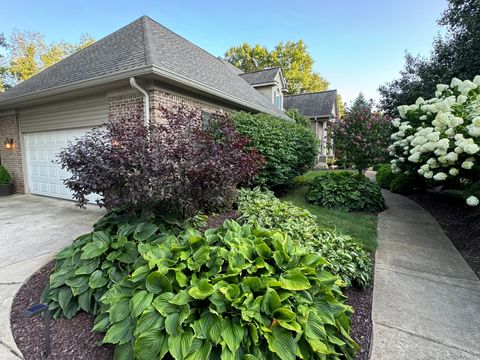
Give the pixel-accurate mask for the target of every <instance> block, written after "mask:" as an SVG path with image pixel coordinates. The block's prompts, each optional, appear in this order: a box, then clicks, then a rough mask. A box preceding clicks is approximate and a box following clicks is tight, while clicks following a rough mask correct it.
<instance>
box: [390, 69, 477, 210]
mask: <svg viewBox="0 0 480 360" xmlns="http://www.w3.org/2000/svg"><path fill="white" fill-rule="evenodd" d="M398 111H399V113H400V118H397V119H395V120H394V121H393V122H392V124H393V126H394V127H395V128H397V132H395V133H394V134H392V136H391V138H392V140H393V143H392V144H391V145H390V147H389V151H390V155H391V156H393V157H394V160H392V171H393V172H394V173H398V172H402V171H403V172H406V173H408V172H410V171H416V172H418V174H420V175H421V176H424V177H425V178H426V179H433V180H436V181H445V180H447V179H452V180H454V181H458V182H461V181H464V180H467V181H472V180H473V181H476V180H478V179H477V178H476V177H478V172H477V171H476V170H478V163H479V161H480V146H479V145H480V76H478V75H477V76H475V78H474V79H473V81H470V80H465V81H462V80H460V79H457V78H454V79H453V80H452V82H451V83H450V85H446V84H439V85H437V89H436V92H435V97H434V98H432V99H429V100H424V99H423V98H418V99H417V101H416V102H415V104H413V105H402V106H399V107H398ZM478 203H479V200H478V198H477V197H475V196H470V197H469V198H468V200H467V204H468V205H470V206H477V205H478Z"/></svg>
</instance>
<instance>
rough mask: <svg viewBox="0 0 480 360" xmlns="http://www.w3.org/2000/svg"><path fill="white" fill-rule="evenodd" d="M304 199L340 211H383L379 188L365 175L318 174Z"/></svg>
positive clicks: (342, 173) (343, 173)
mask: <svg viewBox="0 0 480 360" xmlns="http://www.w3.org/2000/svg"><path fill="white" fill-rule="evenodd" d="M305 199H306V200H307V201H309V202H311V203H313V204H316V205H320V206H323V207H326V208H329V209H335V210H341V211H366V212H379V211H382V210H384V209H385V200H384V199H383V196H382V193H381V191H380V187H379V186H378V185H377V184H375V183H374V182H372V181H370V179H368V178H367V177H366V176H365V175H362V174H355V173H351V172H347V171H338V172H329V171H328V172H325V173H322V174H320V175H319V176H318V177H316V178H315V179H314V180H313V181H312V182H311V183H310V188H309V190H308V192H307V194H306V195H305Z"/></svg>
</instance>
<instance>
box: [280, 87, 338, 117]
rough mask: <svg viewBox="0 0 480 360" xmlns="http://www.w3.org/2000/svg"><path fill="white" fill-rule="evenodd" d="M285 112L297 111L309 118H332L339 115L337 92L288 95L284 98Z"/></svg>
mask: <svg viewBox="0 0 480 360" xmlns="http://www.w3.org/2000/svg"><path fill="white" fill-rule="evenodd" d="M283 107H284V108H285V110H289V109H297V110H298V111H299V112H300V114H302V115H304V116H307V117H332V116H337V114H334V113H332V111H335V113H336V112H337V90H328V91H321V92H315V93H305V94H297V95H288V96H284V97H283Z"/></svg>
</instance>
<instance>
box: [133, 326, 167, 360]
mask: <svg viewBox="0 0 480 360" xmlns="http://www.w3.org/2000/svg"><path fill="white" fill-rule="evenodd" d="M164 338H165V337H164V334H163V333H162V331H160V330H158V329H156V330H150V331H145V332H142V333H141V334H140V335H139V336H138V337H137V339H136V340H135V356H136V358H137V359H138V360H152V359H158V354H159V352H160V348H161V347H162V342H163V341H164Z"/></svg>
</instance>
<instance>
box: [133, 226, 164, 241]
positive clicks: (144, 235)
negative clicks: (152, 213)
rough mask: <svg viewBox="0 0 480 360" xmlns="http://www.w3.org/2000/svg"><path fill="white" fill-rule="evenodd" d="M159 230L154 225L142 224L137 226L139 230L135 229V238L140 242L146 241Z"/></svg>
mask: <svg viewBox="0 0 480 360" xmlns="http://www.w3.org/2000/svg"><path fill="white" fill-rule="evenodd" d="M157 230H158V226H157V225H155V224H152V223H147V222H144V223H141V224H138V225H137V228H136V229H135V233H134V235H133V237H134V238H135V239H136V240H138V241H145V240H147V239H148V238H149V237H150V236H152V235H153V234H155V232H156V231H157Z"/></svg>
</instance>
